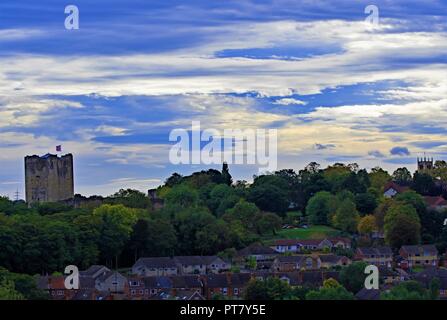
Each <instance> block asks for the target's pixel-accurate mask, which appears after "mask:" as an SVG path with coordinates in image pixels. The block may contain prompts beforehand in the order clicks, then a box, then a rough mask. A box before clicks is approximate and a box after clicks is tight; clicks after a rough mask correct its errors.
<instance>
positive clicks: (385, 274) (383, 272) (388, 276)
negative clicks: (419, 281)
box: [379, 266, 409, 285]
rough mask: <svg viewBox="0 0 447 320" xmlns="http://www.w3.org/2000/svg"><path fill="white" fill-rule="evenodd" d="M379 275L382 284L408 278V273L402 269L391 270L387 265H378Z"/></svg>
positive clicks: (395, 282) (394, 282)
mask: <svg viewBox="0 0 447 320" xmlns="http://www.w3.org/2000/svg"><path fill="white" fill-rule="evenodd" d="M379 277H380V279H381V280H382V281H381V283H384V284H390V285H391V284H398V283H400V282H403V281H406V280H409V276H408V274H406V273H405V271H403V270H393V269H390V268H387V267H383V266H382V267H379Z"/></svg>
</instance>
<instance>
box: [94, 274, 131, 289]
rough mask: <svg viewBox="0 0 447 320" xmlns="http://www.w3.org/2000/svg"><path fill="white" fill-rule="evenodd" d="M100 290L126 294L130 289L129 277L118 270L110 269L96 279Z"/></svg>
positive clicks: (96, 286) (96, 284)
mask: <svg viewBox="0 0 447 320" xmlns="http://www.w3.org/2000/svg"><path fill="white" fill-rule="evenodd" d="M95 288H96V290H98V291H99V292H107V293H114V294H124V293H125V292H126V291H127V290H128V283H127V278H126V277H125V276H123V275H122V274H121V273H119V272H117V271H108V272H106V273H105V274H103V275H100V276H99V277H97V278H96V279H95Z"/></svg>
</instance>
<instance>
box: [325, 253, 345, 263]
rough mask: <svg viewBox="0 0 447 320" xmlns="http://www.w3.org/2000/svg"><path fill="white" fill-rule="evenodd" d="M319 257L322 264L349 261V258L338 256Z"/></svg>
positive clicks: (326, 255)
mask: <svg viewBox="0 0 447 320" xmlns="http://www.w3.org/2000/svg"><path fill="white" fill-rule="evenodd" d="M319 257H320V260H321V262H322V263H337V262H339V261H340V260H342V259H347V257H344V256H337V255H335V254H322V255H320V256H319Z"/></svg>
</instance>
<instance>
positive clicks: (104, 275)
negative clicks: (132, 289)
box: [95, 270, 124, 282]
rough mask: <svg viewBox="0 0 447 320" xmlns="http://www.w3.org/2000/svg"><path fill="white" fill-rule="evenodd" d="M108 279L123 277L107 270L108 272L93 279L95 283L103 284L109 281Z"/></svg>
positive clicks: (116, 272)
mask: <svg viewBox="0 0 447 320" xmlns="http://www.w3.org/2000/svg"><path fill="white" fill-rule="evenodd" d="M110 277H116V278H124V276H123V275H122V274H121V273H119V272H118V271H111V270H109V271H107V272H105V273H103V274H102V275H100V276H99V277H97V278H96V279H95V281H98V282H104V281H106V280H107V279H109V278H110Z"/></svg>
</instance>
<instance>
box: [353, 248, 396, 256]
mask: <svg viewBox="0 0 447 320" xmlns="http://www.w3.org/2000/svg"><path fill="white" fill-rule="evenodd" d="M357 251H358V252H360V253H361V254H362V255H366V256H370V255H375V256H377V255H393V251H392V250H391V248H390V247H359V248H357Z"/></svg>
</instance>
